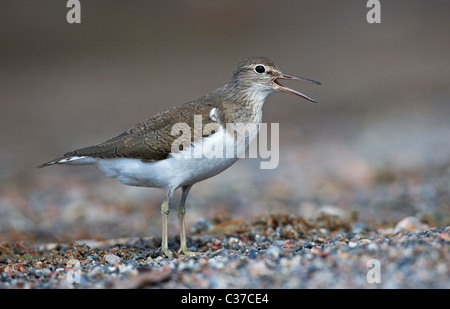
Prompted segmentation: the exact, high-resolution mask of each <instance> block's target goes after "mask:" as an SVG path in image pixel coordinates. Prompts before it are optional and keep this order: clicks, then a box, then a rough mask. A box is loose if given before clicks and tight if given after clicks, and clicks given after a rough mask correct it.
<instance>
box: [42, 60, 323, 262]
mask: <svg viewBox="0 0 450 309" xmlns="http://www.w3.org/2000/svg"><path fill="white" fill-rule="evenodd" d="M280 80H299V81H306V82H309V83H313V84H317V85H320V83H319V82H317V81H314V80H311V79H306V78H302V77H295V76H292V75H288V74H285V73H282V72H281V71H280V69H279V68H278V67H277V66H276V65H275V64H274V63H273V62H272V61H271V60H270V59H268V58H266V57H252V58H248V59H245V60H243V61H241V62H239V64H238V65H237V67H236V69H235V70H234V71H233V74H232V76H231V80H230V81H229V82H228V83H227V84H226V85H225V86H223V87H221V88H218V89H216V90H214V91H212V92H211V93H209V94H207V95H205V96H203V97H201V98H199V99H197V100H195V101H192V102H188V103H184V104H181V105H178V106H175V107H172V108H170V109H168V110H166V111H164V112H162V113H159V114H157V115H155V116H153V117H150V118H148V119H146V120H144V121H143V122H141V123H139V124H137V125H135V126H134V127H132V128H130V129H128V130H127V131H125V132H123V133H122V134H120V135H118V136H116V137H114V138H112V139H109V140H107V141H105V142H103V143H100V144H97V145H94V146H89V147H85V148H81V149H77V150H74V151H70V152H67V153H65V154H64V155H63V156H62V157H59V158H57V159H54V160H51V161H49V162H47V163H44V164H41V165H39V166H38V167H44V166H49V165H55V164H66V165H95V166H97V167H98V168H99V169H100V170H101V171H102V172H103V173H104V174H105V175H106V176H108V177H112V178H117V179H118V180H119V181H120V182H121V183H123V184H125V185H130V186H140V187H156V188H163V189H165V192H166V198H165V200H164V202H163V203H162V205H161V215H162V241H161V252H162V254H163V255H165V256H166V257H169V258H172V256H173V254H172V252H171V251H170V250H169V247H168V234H167V220H168V215H169V202H170V199H171V198H172V196H173V194H174V192H175V191H176V190H177V189H178V188H181V199H180V202H179V205H178V208H177V210H178V220H179V227H180V249H179V253H180V254H184V255H194V254H196V252H190V251H189V250H188V248H187V245H186V231H185V229H186V228H185V213H186V209H185V202H186V198H187V196H188V194H189V190H190V189H191V188H192V186H193V185H194V184H195V183H197V182H199V181H202V180H205V179H208V178H210V177H212V176H215V175H217V174H219V173H220V172H222V171H224V170H225V169H227V168H228V167H230V166H231V165H233V164H234V163H235V162H236V161H237V160H238V159H239V157H241V156H240V155H241V154H242V152H245V150H246V149H247V147H248V145H249V144H250V143H251V141H252V140H253V139H254V138H255V137H256V135H257V134H258V131H259V127H260V124H261V122H262V108H263V104H264V101H265V100H266V98H267V96H268V95H270V94H271V93H273V92H276V91H285V92H289V93H292V94H295V95H298V96H300V97H302V98H305V99H307V100H309V101H311V102H315V101H314V100H313V99H311V98H310V97H308V96H306V95H304V94H302V93H300V92H298V91H296V90H293V89H290V88H288V87H286V86H283V85H282V84H281V83H280ZM197 120H201V123H202V126H203V127H202V128H201V132H198V129H197V131H196V130H195V129H194V122H195V121H197ZM180 124H183V125H184V126H179V125H180ZM227 124H244V125H249V124H251V125H253V128H256V129H255V130H250V131H247V135H246V139H245V142H244V143H241V144H240V145H239V143H238V144H237V145H236V143H235V142H236V135H235V132H233V131H231V130H229V129H227V127H228V126H227ZM177 125H178V128H176V126H177ZM186 125H188V126H189V127H186ZM206 126H208V130H202V129H204V128H206ZM174 128H175V129H174ZM183 128H184V129H183ZM186 128H187V130H186ZM189 128H190V129H191V130H189ZM186 131H189V135H188V138H187V139H186V138H185V139H181V141H180V136H181V135H182V134H183V132H184V133H186ZM184 136H186V134H184ZM230 141H231V144H232V145H234V148H233V151H231V155H230V152H228V153H227V154H226V155H224V156H211V154H210V153H209V154H208V153H207V152H208V151H209V152H211V150H212V149H216V150H217V149H222V146H223V145H224V144H227V145H229V144H230V143H229V142H230ZM197 150H200V154H201V155H200V156H198V155H194V156H193V155H192V154H193V153H198V151H197ZM216 154H217V152H216Z"/></svg>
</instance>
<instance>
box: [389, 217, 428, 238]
mask: <svg viewBox="0 0 450 309" xmlns="http://www.w3.org/2000/svg"><path fill="white" fill-rule="evenodd" d="M421 228H423V224H422V222H420V220H419V219H418V218H416V217H412V216H411V217H406V218H404V219H402V220H400V221H399V222H398V223H397V225H396V226H395V228H394V234H397V233H398V232H411V231H414V230H418V229H421Z"/></svg>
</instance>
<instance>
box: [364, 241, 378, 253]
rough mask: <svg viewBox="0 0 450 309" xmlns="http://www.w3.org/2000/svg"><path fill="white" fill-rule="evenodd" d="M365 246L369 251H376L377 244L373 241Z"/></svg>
mask: <svg viewBox="0 0 450 309" xmlns="http://www.w3.org/2000/svg"><path fill="white" fill-rule="evenodd" d="M366 248H367V250H369V251H373V252H375V251H378V245H377V244H376V243H374V242H372V243H370V244H368V245H367V247H366Z"/></svg>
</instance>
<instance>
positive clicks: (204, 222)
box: [191, 218, 213, 234]
mask: <svg viewBox="0 0 450 309" xmlns="http://www.w3.org/2000/svg"><path fill="white" fill-rule="evenodd" d="M212 227H213V224H212V223H211V221H209V220H208V219H205V218H202V219H200V220H198V221H197V222H195V224H194V226H193V227H192V228H191V232H192V233H193V234H196V233H201V232H206V231H207V230H209V229H210V228H212Z"/></svg>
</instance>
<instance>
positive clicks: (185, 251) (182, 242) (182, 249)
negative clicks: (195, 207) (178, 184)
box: [178, 185, 200, 255]
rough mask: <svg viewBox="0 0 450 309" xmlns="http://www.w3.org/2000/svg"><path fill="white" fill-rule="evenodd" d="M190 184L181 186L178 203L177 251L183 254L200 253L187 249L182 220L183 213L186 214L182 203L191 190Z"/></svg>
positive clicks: (184, 227) (184, 224)
mask: <svg viewBox="0 0 450 309" xmlns="http://www.w3.org/2000/svg"><path fill="white" fill-rule="evenodd" d="M191 188H192V185H190V186H184V187H182V188H181V190H182V193H181V200H180V204H179V205H178V222H179V223H180V250H179V251H178V253H180V254H184V255H196V254H200V253H199V252H192V251H189V250H188V248H187V244H186V223H185V220H184V217H185V214H186V208H185V207H184V204H185V203H186V198H187V196H188V194H189V190H191Z"/></svg>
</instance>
